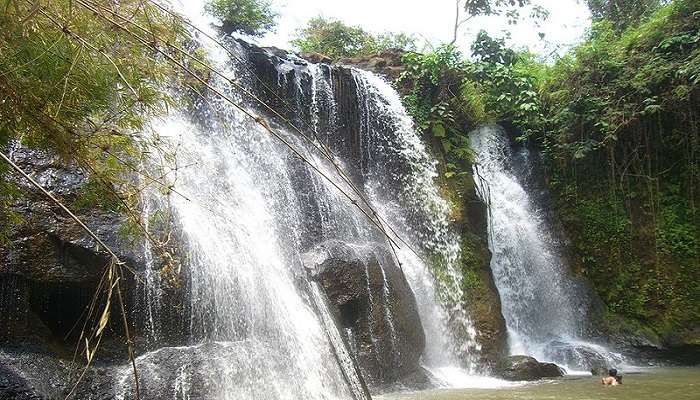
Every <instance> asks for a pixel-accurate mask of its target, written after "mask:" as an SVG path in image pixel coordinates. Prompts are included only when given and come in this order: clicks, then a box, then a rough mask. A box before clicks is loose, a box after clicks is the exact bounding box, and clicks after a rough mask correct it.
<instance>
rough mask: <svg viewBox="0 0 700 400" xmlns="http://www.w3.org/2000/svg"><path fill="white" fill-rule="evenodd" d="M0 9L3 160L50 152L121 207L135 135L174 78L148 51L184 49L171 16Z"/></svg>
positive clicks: (34, 5) (0, 222)
mask: <svg viewBox="0 0 700 400" xmlns="http://www.w3.org/2000/svg"><path fill="white" fill-rule="evenodd" d="M2 8H3V12H2V13H0V26H2V27H3V29H2V33H0V148H2V150H3V152H5V154H7V146H8V145H9V144H11V143H12V142H18V141H19V142H22V143H23V144H24V145H26V146H29V147H34V148H40V149H45V150H47V151H49V152H50V153H53V154H56V155H58V156H60V157H61V158H63V159H64V160H65V161H66V162H71V163H74V164H77V165H79V166H80V167H81V168H82V169H83V170H85V172H86V173H88V175H89V176H90V177H91V179H92V180H93V181H94V182H95V183H96V184H95V185H94V186H92V187H93V188H98V187H99V188H100V190H101V192H102V193H101V194H100V195H97V196H95V198H100V199H105V198H106V197H105V195H106V194H109V196H119V201H118V203H119V204H121V205H123V206H125V207H129V204H133V201H135V196H136V195H137V192H138V188H136V187H135V186H134V183H133V180H130V179H128V178H127V177H126V174H125V171H127V170H129V169H130V167H129V166H130V165H131V166H133V165H134V163H136V162H137V160H138V158H139V157H140V155H141V149H142V147H141V145H140V143H139V141H138V140H135V138H136V137H140V136H139V135H136V133H137V132H140V131H143V130H144V129H145V127H146V122H147V121H148V119H149V118H151V117H152V116H155V115H159V114H162V113H163V112H165V111H166V109H167V107H168V106H169V104H171V102H172V99H171V98H170V96H168V95H167V93H168V92H169V91H167V90H164V87H165V86H167V85H168V84H170V83H172V82H173V80H174V79H177V78H178V77H179V74H177V73H175V72H174V71H177V69H174V68H172V67H171V66H170V65H169V64H168V63H167V62H166V61H165V60H163V58H162V57H157V55H158V54H159V53H158V51H157V49H158V48H167V46H166V45H165V44H166V43H169V44H172V45H178V44H181V43H184V42H185V41H186V40H187V34H186V31H185V30H184V29H183V27H182V26H181V24H180V22H178V19H177V18H175V17H173V16H172V15H170V14H169V13H167V12H164V11H163V10H162V9H161V8H159V7H157V6H153V5H150V3H147V2H143V1H138V0H125V1H120V2H119V5H118V6H110V7H106V6H104V5H102V4H100V3H96V2H93V1H89V0H85V1H77V2H76V1H70V0H65V1H52V2H50V3H47V4H43V3H39V2H19V1H5V2H4V4H3V7H2ZM125 16H128V18H126V17H125ZM143 26H148V27H149V32H148V33H143V31H141V30H139V29H138V27H143ZM172 57H175V58H177V56H176V55H173V56H172ZM127 160H129V161H127ZM0 164H2V165H1V166H0V199H2V200H0V226H1V227H2V228H3V230H4V231H6V229H7V228H9V227H11V226H12V225H13V223H18V222H20V221H19V220H18V217H17V216H16V215H14V214H13V213H12V212H11V211H10V207H9V206H10V205H11V203H12V201H13V199H14V198H16V196H17V195H18V191H17V188H16V187H15V185H14V184H12V183H10V182H9V181H8V180H7V178H8V175H7V173H8V166H7V165H5V163H0ZM117 193H119V194H118V195H117ZM112 203H114V202H112ZM3 233H6V232H0V237H2V236H3Z"/></svg>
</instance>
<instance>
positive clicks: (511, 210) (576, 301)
mask: <svg viewBox="0 0 700 400" xmlns="http://www.w3.org/2000/svg"><path fill="white" fill-rule="evenodd" d="M470 139H471V145H472V148H473V149H474V151H475V152H476V154H477V160H476V161H477V163H476V165H475V168H474V171H475V175H476V176H478V177H480V178H481V182H480V183H479V195H480V196H481V198H482V199H483V200H484V201H485V202H487V204H488V205H489V247H490V249H491V252H492V253H493V257H492V259H491V269H492V271H493V275H494V279H495V282H496V286H497V288H498V291H499V293H500V296H501V301H502V310H503V316H504V317H505V320H506V325H507V328H508V335H509V345H510V352H511V354H527V355H532V356H534V357H535V358H537V359H539V360H541V361H552V362H557V363H559V364H562V365H565V366H567V367H568V368H570V369H578V370H581V369H588V368H590V367H591V366H595V365H596V364H605V365H614V364H615V363H618V362H619V361H620V359H619V357H618V356H616V355H614V354H612V353H610V352H609V351H607V350H606V349H605V348H604V347H602V346H600V345H597V344H594V343H588V342H586V341H585V340H584V339H583V338H584V337H585V332H586V321H587V312H588V307H589V302H590V301H589V297H588V294H587V293H586V291H585V290H583V288H582V287H581V286H580V285H579V284H578V283H577V282H576V281H575V279H574V278H572V277H571V275H570V272H569V271H568V268H567V265H566V262H565V260H564V259H563V257H562V256H561V254H560V251H559V250H558V248H559V243H558V238H557V236H556V235H555V234H554V233H553V232H554V231H553V228H552V226H551V225H550V223H549V222H548V221H547V218H546V217H545V215H544V212H543V210H542V209H541V208H540V207H539V205H538V204H537V202H536V201H534V200H533V198H532V196H531V194H530V193H528V191H527V190H526V189H525V187H524V184H523V179H524V177H525V174H526V173H527V172H528V170H529V169H530V168H532V162H531V160H530V159H529V157H530V155H529V153H528V152H527V151H526V150H523V154H519V155H518V156H520V157H521V158H522V159H523V160H524V162H523V165H522V166H518V165H516V164H517V163H516V162H515V161H514V160H515V159H516V157H515V156H516V154H513V151H512V149H511V146H510V142H509V140H508V137H507V135H506V134H505V132H504V131H503V129H501V128H500V127H497V126H484V127H481V128H479V129H477V130H476V131H474V132H472V133H471V135H470Z"/></svg>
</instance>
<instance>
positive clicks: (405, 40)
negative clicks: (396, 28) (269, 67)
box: [292, 17, 416, 60]
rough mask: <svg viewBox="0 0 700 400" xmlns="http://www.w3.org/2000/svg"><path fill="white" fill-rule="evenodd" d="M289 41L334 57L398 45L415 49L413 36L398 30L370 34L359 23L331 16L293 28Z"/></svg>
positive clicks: (311, 50) (376, 51)
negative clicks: (293, 32) (356, 24)
mask: <svg viewBox="0 0 700 400" xmlns="http://www.w3.org/2000/svg"><path fill="white" fill-rule="evenodd" d="M292 44H293V45H294V46H295V47H296V48H297V50H299V51H301V52H304V53H319V54H322V55H324V56H327V57H330V58H332V59H334V60H337V59H340V58H346V57H356V56H366V55H372V54H376V53H379V52H381V51H383V50H387V49H392V48H398V49H404V50H415V48H416V40H415V38H414V37H412V36H409V35H406V34H402V33H384V34H381V35H374V34H372V33H370V32H367V31H366V30H364V29H362V28H361V27H359V26H349V25H346V24H344V23H343V22H341V21H338V20H335V19H328V18H324V17H316V18H313V19H311V20H310V21H309V22H308V24H307V25H306V27H304V28H303V29H300V30H299V31H297V34H296V38H295V39H294V40H292Z"/></svg>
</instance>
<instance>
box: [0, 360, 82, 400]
mask: <svg viewBox="0 0 700 400" xmlns="http://www.w3.org/2000/svg"><path fill="white" fill-rule="evenodd" d="M72 368H75V370H77V368H79V366H78V365H76V364H71V363H70V362H68V361H62V360H59V359H57V358H56V357H55V356H54V355H52V354H50V353H48V352H46V351H45V350H41V349H37V348H22V349H18V348H15V349H6V350H0V400H54V399H55V400H58V399H61V400H63V399H64V398H65V396H66V395H67V394H68V391H69V390H70V387H69V385H70V382H71V377H70V371H71V369H72ZM75 370H74V371H75Z"/></svg>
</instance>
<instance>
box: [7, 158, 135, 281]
mask: <svg viewBox="0 0 700 400" xmlns="http://www.w3.org/2000/svg"><path fill="white" fill-rule="evenodd" d="M14 159H15V162H16V163H17V164H18V165H19V166H20V167H21V168H22V169H23V170H24V171H26V172H28V173H29V174H30V175H31V176H33V177H34V178H35V179H36V180H37V181H38V182H39V183H40V184H42V185H43V186H44V187H45V188H46V189H48V190H49V191H51V192H52V193H54V194H55V195H56V196H57V197H59V198H60V199H61V201H62V202H64V204H66V205H68V206H72V204H73V203H74V202H75V201H76V200H77V199H78V196H79V195H80V190H81V188H82V187H83V185H84V184H85V183H86V182H87V178H86V177H85V176H84V174H83V173H82V172H81V171H80V169H79V168H77V167H76V166H74V165H71V164H69V163H64V162H61V161H60V160H59V159H58V158H57V157H53V156H50V155H48V154H47V153H45V152H42V151H37V150H28V149H25V148H19V149H17V151H15V153H14ZM18 184H19V185H20V187H21V188H22V189H23V192H24V193H26V195H25V196H24V197H23V198H22V199H20V200H19V201H18V202H17V203H16V204H14V206H13V210H14V211H15V212H17V213H18V214H19V215H20V216H21V218H22V220H23V223H22V224H20V225H18V226H16V227H14V228H13V230H12V233H11V237H10V238H11V241H12V245H11V246H7V247H5V246H3V247H2V248H0V274H3V275H8V274H13V275H19V276H23V277H25V278H27V279H30V280H32V281H35V282H61V283H65V282H70V283H76V284H92V283H94V282H96V281H97V280H98V279H99V277H100V276H101V274H102V272H103V271H104V266H105V265H106V264H107V262H108V261H109V257H108V256H107V254H106V252H105V251H104V250H98V249H97V243H96V242H95V241H94V239H92V238H91V237H89V236H88V235H87V234H86V233H85V232H84V231H83V230H82V229H81V228H80V226H78V224H77V223H75V221H73V220H72V219H70V217H68V216H67V215H66V214H65V212H63V211H62V210H61V209H60V208H59V207H58V206H57V205H55V204H54V203H52V202H51V201H50V200H48V199H47V198H46V197H45V196H44V195H42V194H41V193H39V191H38V190H36V189H35V188H33V187H32V186H30V185H29V183H28V182H26V181H24V180H18ZM71 208H75V207H71ZM78 215H79V217H80V218H81V219H82V220H83V222H85V223H86V225H88V226H89V227H90V229H92V230H93V231H94V232H95V233H96V234H97V235H98V236H99V237H100V238H101V239H102V240H103V241H104V242H105V243H106V244H107V245H108V246H110V247H111V248H113V249H114V250H115V251H117V252H118V254H119V255H120V257H122V258H123V261H125V262H128V263H129V264H130V265H132V266H136V265H138V264H140V263H141V262H142V260H141V257H140V255H139V252H138V251H135V249H133V248H132V246H130V244H129V243H128V242H127V241H126V240H125V239H124V238H122V237H121V236H120V234H119V227H120V226H121V225H123V224H124V222H125V218H124V216H123V215H120V214H117V213H115V212H111V211H107V210H104V209H101V208H99V207H90V208H87V209H82V210H80V212H79V213H78Z"/></svg>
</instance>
